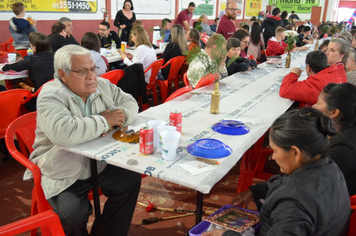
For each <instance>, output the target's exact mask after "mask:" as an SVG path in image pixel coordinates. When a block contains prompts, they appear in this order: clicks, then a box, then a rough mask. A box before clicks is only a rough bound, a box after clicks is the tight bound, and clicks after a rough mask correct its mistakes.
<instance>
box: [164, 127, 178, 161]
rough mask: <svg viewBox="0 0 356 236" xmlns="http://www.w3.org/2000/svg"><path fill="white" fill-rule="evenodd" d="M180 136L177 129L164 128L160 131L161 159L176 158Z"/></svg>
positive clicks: (169, 159)
mask: <svg viewBox="0 0 356 236" xmlns="http://www.w3.org/2000/svg"><path fill="white" fill-rule="evenodd" d="M180 136H181V133H179V132H178V131H171V130H165V131H163V132H162V133H161V138H162V158H163V160H166V161H173V160H174V159H175V158H176V155H177V148H178V144H179V139H180Z"/></svg>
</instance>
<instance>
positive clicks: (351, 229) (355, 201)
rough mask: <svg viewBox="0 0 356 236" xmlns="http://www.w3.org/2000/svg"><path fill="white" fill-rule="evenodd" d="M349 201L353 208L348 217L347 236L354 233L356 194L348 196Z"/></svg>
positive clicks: (355, 224)
mask: <svg viewBox="0 0 356 236" xmlns="http://www.w3.org/2000/svg"><path fill="white" fill-rule="evenodd" d="M350 202H351V209H353V210H354V211H353V212H352V214H351V217H350V227H349V233H348V234H347V236H355V235H356V195H353V196H351V197H350Z"/></svg>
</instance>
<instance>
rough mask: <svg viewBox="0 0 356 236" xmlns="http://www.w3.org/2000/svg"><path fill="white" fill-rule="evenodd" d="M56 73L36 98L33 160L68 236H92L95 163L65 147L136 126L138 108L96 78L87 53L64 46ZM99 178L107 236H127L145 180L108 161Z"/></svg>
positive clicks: (100, 168)
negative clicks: (118, 128)
mask: <svg viewBox="0 0 356 236" xmlns="http://www.w3.org/2000/svg"><path fill="white" fill-rule="evenodd" d="M54 69H55V74H54V77H55V79H54V81H53V82H50V83H47V84H45V85H44V87H43V89H42V91H41V93H40V95H39V97H38V99H37V127H36V139H35V143H34V146H33V147H34V151H33V153H32V154H31V157H30V159H31V161H32V162H34V163H35V164H37V165H38V166H39V167H40V169H41V174H42V187H43V190H44V193H45V197H46V199H47V200H48V202H49V203H50V204H51V206H52V207H53V210H54V211H55V212H56V213H57V214H58V215H59V217H60V219H61V223H62V226H63V228H64V231H65V233H66V235H76V236H79V235H80V236H82V235H88V231H87V228H86V223H87V221H88V217H89V215H90V214H91V213H92V206H91V204H90V202H89V200H88V199H87V194H88V192H89V190H90V189H91V188H92V181H91V172H90V164H89V163H90V160H89V158H87V157H84V156H81V155H78V154H74V153H70V152H68V151H65V150H63V149H61V148H60V146H71V145H77V144H80V143H84V142H87V141H90V140H93V139H95V138H98V137H100V136H102V135H105V134H106V133H107V132H108V131H110V129H111V128H112V127H113V126H125V125H127V124H129V123H131V122H132V121H133V120H134V119H135V118H136V116H137V114H138V105H137V102H136V101H135V99H134V98H133V97H132V96H131V95H129V94H126V93H124V92H123V91H122V90H121V89H120V88H118V87H117V86H116V85H113V84H111V83H110V81H109V80H105V79H102V78H97V76H96V72H95V71H96V66H95V64H94V60H93V57H92V56H91V54H90V52H89V51H88V50H87V49H84V48H82V47H80V46H77V45H67V46H64V47H62V48H61V49H59V50H58V51H57V52H56V54H55V56H54ZM98 173H99V175H98V179H99V187H100V188H101V190H102V192H103V193H104V195H105V196H107V197H108V200H107V201H106V203H105V207H104V211H103V214H102V218H101V220H102V223H103V231H104V232H103V235H127V234H128V231H129V227H130V224H131V219H132V215H133V212H134V208H135V204H136V201H137V196H138V193H139V189H140V184H141V176H140V174H138V173H134V172H131V171H128V170H125V169H122V168H119V167H116V166H112V165H106V163H104V162H98ZM24 178H25V179H29V178H31V173H30V172H29V171H26V173H25V176H24ZM92 232H95V226H94V228H93V229H92Z"/></svg>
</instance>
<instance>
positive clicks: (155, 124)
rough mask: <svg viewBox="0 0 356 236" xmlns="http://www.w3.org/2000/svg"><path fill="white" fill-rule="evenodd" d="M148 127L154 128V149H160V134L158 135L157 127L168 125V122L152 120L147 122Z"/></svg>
mask: <svg viewBox="0 0 356 236" xmlns="http://www.w3.org/2000/svg"><path fill="white" fill-rule="evenodd" d="M147 125H148V126H149V127H152V129H153V147H154V148H158V147H160V145H159V133H158V130H157V127H158V126H163V125H166V122H165V121H164V120H150V121H147Z"/></svg>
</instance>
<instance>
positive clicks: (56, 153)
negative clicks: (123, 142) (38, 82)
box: [24, 78, 138, 199]
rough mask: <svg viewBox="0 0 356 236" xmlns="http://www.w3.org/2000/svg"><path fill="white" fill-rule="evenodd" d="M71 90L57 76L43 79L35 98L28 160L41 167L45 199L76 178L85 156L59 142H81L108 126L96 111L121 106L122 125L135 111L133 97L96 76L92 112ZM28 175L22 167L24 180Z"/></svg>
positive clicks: (61, 189)
mask: <svg viewBox="0 0 356 236" xmlns="http://www.w3.org/2000/svg"><path fill="white" fill-rule="evenodd" d="M79 102H80V101H78V98H77V97H75V96H74V95H73V94H72V93H71V91H70V90H69V89H68V88H67V87H66V86H65V85H64V84H63V83H62V82H61V81H60V80H59V79H57V78H56V79H55V80H54V81H53V82H50V83H47V84H45V85H44V87H43V88H42V91H41V93H40V95H39V97H38V99H37V127H36V139H35V143H34V145H33V148H34V151H33V152H32V154H31V156H30V160H31V161H32V162H34V163H35V164H37V165H38V166H39V168H40V169H41V174H42V187H43V190H44V194H45V197H46V199H49V198H51V197H54V196H56V195H58V194H59V193H61V192H62V191H63V190H65V189H67V188H68V187H69V186H71V185H72V184H73V183H74V182H75V181H77V180H78V178H79V176H80V175H81V173H82V172H83V170H84V165H85V163H86V161H88V158H87V157H84V156H82V155H78V154H74V153H71V152H68V151H65V150H63V149H61V148H60V146H74V145H77V144H80V143H85V142H88V141H90V140H93V139H95V138H98V137H99V136H100V135H101V134H103V133H105V132H107V131H109V130H110V126H109V124H108V122H107V121H106V119H105V118H104V117H103V116H101V115H98V114H100V113H102V112H103V111H105V110H107V109H110V110H113V109H123V111H124V113H125V117H126V119H125V125H126V124H129V123H131V122H132V121H133V120H134V119H135V118H136V116H137V114H138V105H137V102H136V100H135V99H134V98H133V97H132V96H131V95H130V94H127V93H125V92H123V91H122V90H121V89H120V88H118V87H117V86H116V85H113V84H111V83H110V81H109V80H106V79H102V78H98V86H97V90H96V92H95V93H94V95H93V96H92V100H91V103H92V104H91V105H92V114H93V115H90V116H85V112H84V110H83V108H82V106H81V105H80V103H79ZM31 178H32V173H31V171H30V170H26V172H25V175H24V180H28V179H31Z"/></svg>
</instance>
